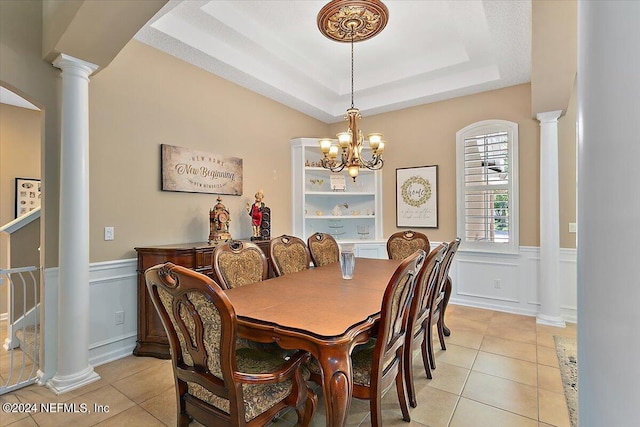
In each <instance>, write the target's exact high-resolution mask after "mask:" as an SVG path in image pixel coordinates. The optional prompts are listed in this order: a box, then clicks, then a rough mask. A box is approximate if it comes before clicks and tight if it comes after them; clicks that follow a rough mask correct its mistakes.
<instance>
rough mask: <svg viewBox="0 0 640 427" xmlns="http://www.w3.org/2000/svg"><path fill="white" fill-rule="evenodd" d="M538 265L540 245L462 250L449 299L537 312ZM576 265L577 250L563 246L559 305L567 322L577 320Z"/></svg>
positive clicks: (538, 304)
mask: <svg viewBox="0 0 640 427" xmlns="http://www.w3.org/2000/svg"><path fill="white" fill-rule="evenodd" d="M434 244H435V243H432V245H434ZM433 247H435V246H433ZM539 266H540V248H538V247H521V248H520V253H519V254H518V255H510V254H487V253H478V252H463V251H459V252H458V254H457V255H456V258H455V261H454V264H453V265H452V266H451V272H450V275H451V279H452V281H453V289H452V293H451V300H450V301H451V303H452V304H461V305H468V306H474V307H481V308H488V309H492V310H499V311H507V312H511V313H517V314H523V315H528V316H535V315H537V313H538V310H539V306H540V297H539V294H538V288H539V287H538V278H539V274H538V270H539ZM576 269H577V265H576V250H575V249H561V250H560V280H559V283H560V309H561V314H562V316H563V318H564V319H565V320H566V321H568V322H576V320H577V273H576Z"/></svg>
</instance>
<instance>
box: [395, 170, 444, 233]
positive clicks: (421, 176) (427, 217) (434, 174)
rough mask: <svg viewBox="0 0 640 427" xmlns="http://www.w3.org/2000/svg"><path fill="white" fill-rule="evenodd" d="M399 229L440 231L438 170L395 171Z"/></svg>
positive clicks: (397, 224)
mask: <svg viewBox="0 0 640 427" xmlns="http://www.w3.org/2000/svg"><path fill="white" fill-rule="evenodd" d="M396 226H397V227H412V228H417V227H430V228H437V227H438V166H437V165H434V166H421V167H413V168H400V169H396Z"/></svg>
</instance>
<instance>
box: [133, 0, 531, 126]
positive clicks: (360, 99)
mask: <svg viewBox="0 0 640 427" xmlns="http://www.w3.org/2000/svg"><path fill="white" fill-rule="evenodd" d="M326 3H327V2H326V1H265V0H259V1H250V0H243V1H218V0H216V1H198V0H189V1H179V0H171V1H169V3H167V5H166V6H165V7H164V8H163V9H161V10H160V12H158V14H157V15H156V16H154V18H153V19H151V21H149V22H148V23H147V24H146V25H145V27H144V28H143V29H141V30H140V31H139V32H138V34H137V35H136V39H137V40H139V41H141V42H143V43H146V44H148V45H150V46H153V47H155V48H157V49H159V50H161V51H164V52H166V53H168V54H170V55H173V56H175V57H178V58H180V59H182V60H184V61H187V62H189V63H191V64H193V65H196V66H198V67H200V68H202V69H205V70H207V71H209V72H211V73H213V74H216V75H218V76H220V77H222V78H224V79H227V80H229V81H232V82H234V83H236V84H238V85H241V86H243V87H246V88H248V89H250V90H252V91H254V92H257V93H259V94H262V95H264V96H266V97H269V98H271V99H274V100H276V101H278V102H280V103H282V104H285V105H287V106H289V107H291V108H294V109H296V110H299V111H301V112H303V113H305V114H308V115H310V116H312V117H315V118H317V119H319V120H322V121H324V122H326V123H333V122H337V121H340V120H342V117H343V115H344V112H345V110H346V109H347V108H348V107H349V106H350V105H351V93H350V91H351V75H350V72H351V71H350V45H349V44H348V43H338V42H335V41H332V40H330V39H328V38H326V37H325V36H323V35H322V34H321V33H320V31H319V30H318V28H317V26H316V15H317V13H318V11H319V10H320V9H321V8H322V6H324V5H325V4H326ZM384 3H385V5H386V6H387V7H388V9H389V23H388V24H387V27H386V28H385V29H384V30H383V31H382V32H381V33H380V34H379V35H377V36H376V37H374V38H372V39H370V40H366V41H363V42H360V43H356V44H355V106H356V107H358V108H360V110H361V112H362V114H363V115H372V114H377V113H383V112H388V111H393V110H399V109H402V108H407V107H411V106H415V105H420V104H426V103H430V102H434V101H439V100H443V99H448V98H453V97H457V96H462V95H468V94H473V93H477V92H482V91H486V90H492V89H497V88H501V87H507V86H512V85H516V84H520V83H525V82H528V81H530V76H531V2H530V1H512V0H507V1H497V0H489V1H481V0H468V1H467V0H465V1H461V0H457V1H456V0H453V1H449V0H443V1H435V0H430V1H409V0H395V1H394V0H386V1H384Z"/></svg>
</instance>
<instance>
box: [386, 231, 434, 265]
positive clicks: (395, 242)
mask: <svg viewBox="0 0 640 427" xmlns="http://www.w3.org/2000/svg"><path fill="white" fill-rule="evenodd" d="M417 249H422V250H423V251H425V252H426V253H429V252H430V251H431V247H430V245H429V238H428V237H427V236H426V235H424V234H422V233H419V232H417V231H413V230H406V231H398V232H397V233H393V234H392V235H391V236H389V238H388V239H387V255H389V259H405V258H406V257H408V256H409V255H411V254H412V253H413V252H415V251H416V250H417Z"/></svg>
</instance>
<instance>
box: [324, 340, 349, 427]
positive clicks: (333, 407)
mask: <svg viewBox="0 0 640 427" xmlns="http://www.w3.org/2000/svg"><path fill="white" fill-rule="evenodd" d="M339 353H340V354H337V353H336V348H335V347H333V348H332V349H331V351H330V352H324V353H323V352H322V351H321V353H320V354H319V355H318V362H319V363H320V367H321V369H322V392H323V395H324V399H325V411H326V416H327V426H328V427H342V426H344V425H345V424H346V422H347V414H348V413H349V406H350V405H351V393H352V391H353V379H352V375H353V374H352V371H351V357H350V356H349V348H348V347H345V348H344V352H339Z"/></svg>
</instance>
